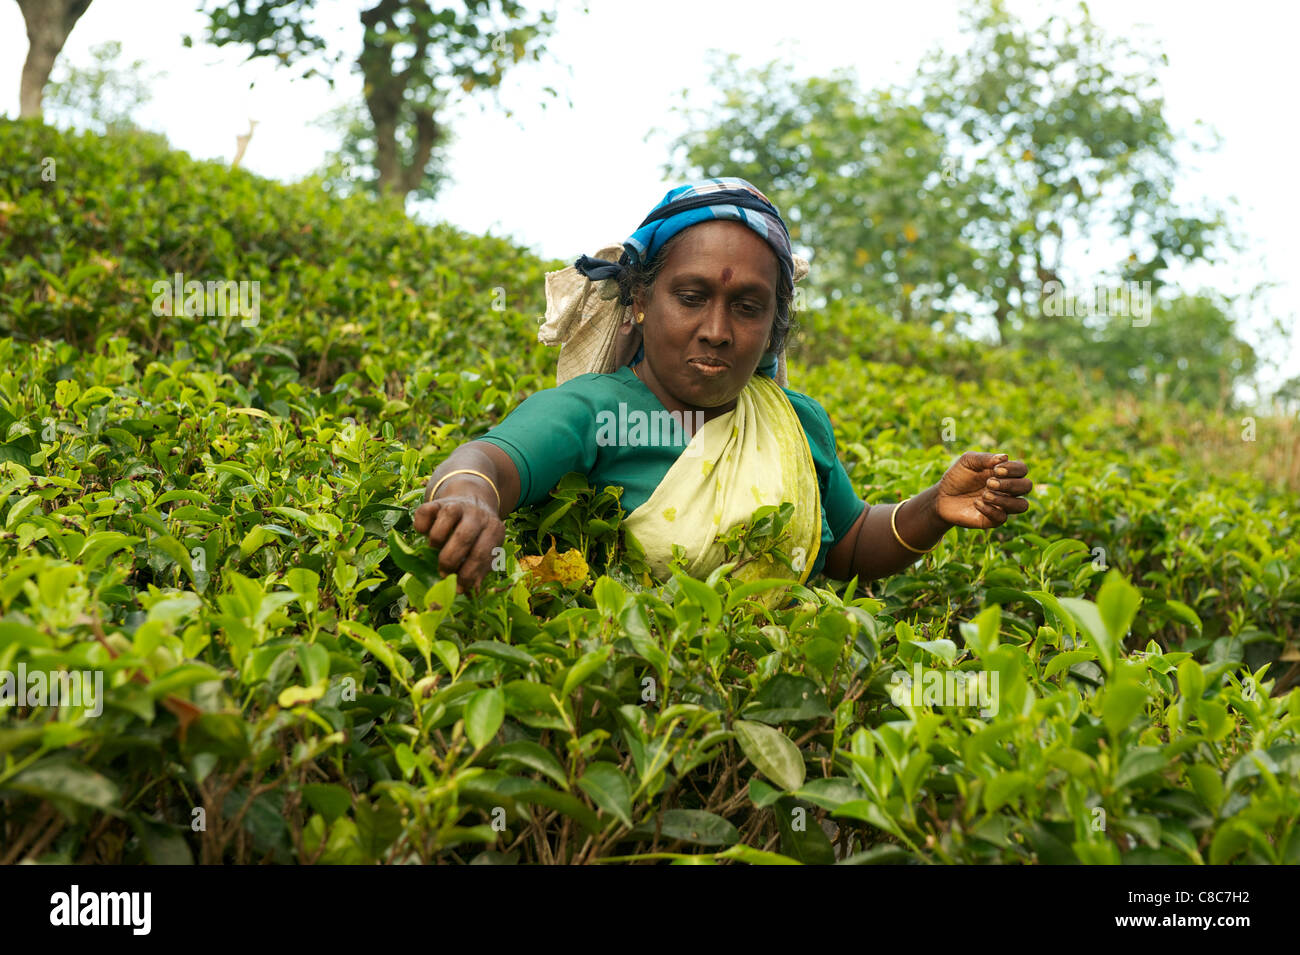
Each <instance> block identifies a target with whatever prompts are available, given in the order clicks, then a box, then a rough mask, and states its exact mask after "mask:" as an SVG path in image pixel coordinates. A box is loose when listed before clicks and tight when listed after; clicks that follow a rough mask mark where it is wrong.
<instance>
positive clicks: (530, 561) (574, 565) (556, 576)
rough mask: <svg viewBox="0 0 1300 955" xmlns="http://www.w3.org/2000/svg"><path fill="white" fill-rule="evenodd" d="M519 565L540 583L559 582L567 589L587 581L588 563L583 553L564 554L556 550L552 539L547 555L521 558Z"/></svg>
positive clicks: (574, 551)
mask: <svg viewBox="0 0 1300 955" xmlns="http://www.w3.org/2000/svg"><path fill="white" fill-rule="evenodd" d="M519 565H520V566H521V567H523V568H524V569H525V570H527V571H528V573H529V575H530V576H531V577H532V578H533V579H534V580H536V581H537V582H538V583H547V582H549V581H552V580H554V581H558V582H559V583H561V584H563V585H564V586H566V587H576V586H578V585H580V584H581V583H582V582H583V581H585V580H586V579H587V573H588V568H587V562H586V561H585V560H583V557H582V551H580V550H577V549H570V550H566V551H565V552H564V553H563V554H560V553H557V552H556V550H555V538H551V547H550V550H548V551H547V552H546V553H545V554H541V555H536V554H529V555H527V556H524V557H520V558H519Z"/></svg>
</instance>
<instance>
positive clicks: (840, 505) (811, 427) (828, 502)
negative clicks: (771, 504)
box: [786, 391, 867, 573]
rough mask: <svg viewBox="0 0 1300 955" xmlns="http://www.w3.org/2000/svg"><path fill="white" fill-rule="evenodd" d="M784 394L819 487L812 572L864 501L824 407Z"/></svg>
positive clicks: (858, 511) (845, 529)
mask: <svg viewBox="0 0 1300 955" xmlns="http://www.w3.org/2000/svg"><path fill="white" fill-rule="evenodd" d="M786 395H787V396H788V397H789V398H790V403H791V404H792V405H793V406H794V409H795V412H796V413H797V414H798V415H799V420H800V421H801V422H802V423H803V426H804V433H805V434H806V435H807V436H808V449H809V450H810V451H811V452H812V456H813V464H814V465H815V466H816V468H817V483H818V485H819V488H820V490H821V497H822V547H821V552H820V553H819V554H818V555H817V560H816V561H814V563H813V572H814V573H817V572H819V571H820V570H821V568H822V566H823V565H824V564H825V562H826V554H827V552H828V551H829V550H830V549H831V548H832V547H833V546H835V544H836V543H837V542H838V541H840V540H841V539H842V538H843V537H844V535H845V534H847V533H848V532H849V530H850V528H852V527H853V525H854V523H855V522H856V521H857V519H858V518H859V517H860V516H861V515H862V512H863V510H865V509H866V506H867V504H866V502H865V501H863V500H862V499H861V498H860V497H858V495H857V492H856V491H854V490H853V482H852V481H851V480H850V479H849V473H848V471H847V470H845V468H844V464H843V463H842V462H841V461H840V458H839V452H838V448H837V445H836V442H835V429H834V428H833V427H832V425H831V419H830V415H828V414H827V413H826V409H824V408H823V407H822V406H821V405H820V404H819V403H818V402H817V401H815V400H814V399H812V398H809V397H808V396H807V395H803V394H799V393H798V392H791V391H787V392H786Z"/></svg>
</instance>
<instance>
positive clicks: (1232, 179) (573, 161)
mask: <svg viewBox="0 0 1300 955" xmlns="http://www.w3.org/2000/svg"><path fill="white" fill-rule="evenodd" d="M196 5H197V4H196V3H194V2H191V0H94V2H93V4H92V6H91V8H90V10H89V12H87V13H86V15H85V16H84V17H82V19H81V21H80V22H79V23H78V24H77V26H76V28H75V29H74V31H73V33H72V36H71V37H70V39H69V41H68V44H67V46H66V47H65V49H64V56H65V57H67V58H68V59H69V61H70V62H73V63H79V64H85V63H87V62H89V55H88V50H89V48H90V47H92V46H95V45H97V44H100V43H103V42H105V41H108V40H118V41H120V42H121V43H122V44H123V60H125V61H131V60H135V59H141V60H144V61H145V62H146V64H147V66H148V68H149V70H150V71H152V72H163V73H165V74H166V78H165V80H164V81H162V82H160V83H159V84H158V85H157V87H156V89H155V91H154V98H153V101H152V102H151V103H150V104H149V106H148V107H146V108H145V109H144V110H143V111H142V112H141V114H140V115H139V116H138V117H137V121H138V122H140V124H141V125H143V126H146V127H148V128H152V129H158V130H160V131H162V132H163V133H165V134H166V135H167V137H168V139H169V140H170V141H171V143H172V145H173V146H175V147H176V148H179V149H183V150H186V151H187V152H189V153H190V154H191V155H194V156H196V157H199V158H213V159H225V160H229V158H230V157H231V156H232V155H233V154H234V148H235V136H236V135H237V134H238V133H242V132H245V131H246V130H247V128H248V120H249V119H250V118H254V119H257V120H258V122H259V125H258V127H257V130H256V132H255V134H254V136H253V139H252V142H251V144H250V146H249V149H248V152H247V154H246V156H245V158H244V162H243V165H244V166H245V168H248V169H251V170H253V171H254V172H257V173H259V174H262V175H266V176H270V177H274V178H277V179H283V180H292V179H295V178H298V177H300V176H302V175H305V174H306V173H308V172H309V171H311V170H312V169H314V168H315V167H316V166H317V165H319V163H320V161H321V156H322V153H323V152H324V151H325V150H327V149H329V148H330V147H332V146H333V145H334V143H333V142H332V141H331V138H330V135H329V134H327V133H325V132H323V131H321V130H318V129H316V128H314V127H313V126H311V125H310V123H311V120H313V119H314V118H315V117H318V116H319V115H321V114H322V113H324V112H326V111H327V110H328V109H329V108H330V107H331V106H333V105H335V104H337V103H339V102H342V101H343V100H345V99H346V98H348V97H349V96H355V95H356V94H357V91H358V90H359V81H358V79H357V78H356V77H355V76H353V75H352V74H351V73H350V72H349V71H348V68H347V64H346V61H345V64H344V65H342V66H341V67H340V68H339V71H338V73H337V74H336V76H337V78H338V86H337V89H336V90H335V91H333V92H331V91H330V90H329V88H328V86H327V85H326V84H325V83H324V82H323V81H321V80H300V79H297V78H296V77H297V76H298V73H299V72H300V71H298V70H293V69H276V68H273V67H272V66H271V65H270V64H269V63H264V62H261V63H256V64H245V63H242V62H241V61H242V59H243V56H242V54H241V53H239V52H237V51H236V50H235V49H234V48H226V49H224V50H218V49H216V48H213V47H210V46H207V45H205V44H202V43H201V42H196V45H195V47H194V48H193V49H186V48H184V47H183V46H182V45H181V36H182V35H183V34H184V33H187V32H188V33H191V34H193V35H194V36H195V38H196V41H198V40H199V38H200V37H201V36H202V32H203V23H204V20H203V18H202V17H200V16H199V15H198V14H196V13H195V11H194V7H195V6H196ZM557 5H558V8H559V17H558V19H557V25H556V30H555V32H554V35H553V37H552V39H551V40H550V41H549V44H548V50H549V55H548V56H545V57H544V62H543V63H541V64H533V63H526V64H521V65H519V66H516V67H515V68H514V70H513V72H511V73H507V78H506V81H505V83H504V84H503V86H502V90H501V102H502V105H503V106H504V107H506V108H509V109H512V110H513V111H514V116H513V118H507V117H506V116H505V115H504V114H503V112H502V111H501V110H499V109H497V108H496V107H495V105H494V103H493V100H492V98H491V97H490V96H488V95H486V94H479V95H478V96H477V97H476V98H474V99H473V100H470V101H469V102H467V103H465V104H464V105H462V106H459V107H458V108H457V109H456V110H454V111H453V113H452V115H451V117H450V119H451V123H452V125H453V127H454V134H455V137H456V140H455V143H454V145H453V146H452V147H451V153H450V173H451V176H452V181H451V183H449V184H448V185H447V186H446V187H445V189H444V192H443V195H442V196H441V198H440V199H439V200H438V201H437V202H436V203H435V204H434V205H433V207H432V208H431V209H428V210H423V209H422V210H421V215H422V216H423V217H425V218H439V219H445V220H448V221H450V222H452V223H454V224H455V225H457V226H459V227H461V228H463V229H466V230H468V231H471V232H476V233H488V232H491V233H492V234H495V235H509V236H511V237H513V238H514V239H515V240H516V241H518V242H519V243H521V244H523V245H527V246H530V247H531V248H532V249H534V250H535V251H536V252H538V253H540V254H542V255H545V256H554V257H561V258H568V259H572V258H575V257H576V256H577V255H578V254H580V253H582V252H587V253H594V252H595V251H596V249H597V248H598V247H599V246H601V245H602V244H604V243H606V242H621V241H622V240H623V239H624V238H625V237H626V236H627V235H628V234H629V233H630V232H631V231H632V230H633V229H634V228H635V227H636V226H637V224H638V223H640V221H641V219H642V218H643V217H644V216H645V214H646V213H647V212H648V211H649V210H650V208H651V207H652V206H653V205H654V204H656V203H657V202H658V201H659V200H660V199H661V198H662V196H663V194H664V192H666V191H667V190H668V189H669V188H671V187H672V186H673V185H675V184H676V183H674V182H670V181H667V180H665V179H664V178H663V175H662V165H663V163H664V161H665V159H666V148H667V143H668V141H669V139H670V138H671V134H672V133H675V132H677V131H678V129H679V123H680V119H679V118H678V117H677V116H676V115H675V114H674V113H672V112H671V107H672V106H673V105H674V104H679V103H681V102H682V95H681V91H682V90H683V89H689V90H691V91H692V93H691V96H692V98H693V99H692V101H693V102H700V99H699V98H698V97H699V96H700V95H701V94H704V95H707V89H706V86H707V79H708V61H707V59H706V52H707V51H708V50H709V49H711V48H721V49H724V50H727V51H728V52H738V53H740V54H742V56H741V65H742V66H743V67H748V66H760V65H762V64H764V63H766V62H768V61H770V60H771V59H773V58H776V57H778V56H783V57H786V58H788V59H789V60H790V62H792V63H793V64H794V66H795V68H796V71H797V73H798V74H799V75H801V76H807V75H816V74H819V73H820V74H824V73H827V72H829V71H830V70H832V69H834V68H837V67H853V68H855V69H856V71H857V73H858V76H859V78H860V81H861V84H862V85H863V87H864V88H871V87H874V86H877V85H880V84H885V83H889V82H901V81H903V80H905V79H906V78H907V76H908V75H909V74H910V73H911V72H912V71H913V70H914V69H915V66H916V64H917V63H918V62H919V60H920V58H921V56H922V55H923V54H924V53H925V52H926V51H928V50H930V49H932V48H933V47H935V46H936V45H940V46H942V47H943V48H944V49H948V50H953V49H959V48H960V46H961V45H962V43H963V40H962V36H961V34H960V32H959V26H960V17H959V11H960V10H961V8H962V6H963V4H962V3H961V0H909V2H906V3H899V2H896V0H891V2H882V0H867V2H863V0H858V2H853V0H844V2H836V0H798V2H794V3H789V2H787V3H776V2H772V0H751V2H748V3H746V4H743V5H737V4H733V3H722V2H708V0H656V3H654V4H653V5H650V6H643V5H638V4H632V3H628V2H618V0H591V2H590V3H588V4H585V5H584V4H583V3H582V2H581V0H557ZM318 6H319V7H320V9H321V16H322V18H324V17H329V18H330V19H329V20H328V23H329V24H330V27H329V31H327V32H332V33H333V34H334V35H336V36H337V37H338V39H339V42H340V43H341V44H344V45H346V47H347V48H348V49H355V48H356V46H357V45H358V44H359V39H360V27H359V25H358V24H357V22H356V11H357V10H358V9H359V7H360V6H361V4H360V3H359V2H356V0H353V2H347V0H319V4H318ZM533 6H534V8H538V9H540V6H539V5H538V4H533ZM1008 6H1009V7H1010V9H1011V10H1012V11H1013V12H1015V13H1016V14H1018V15H1019V16H1021V17H1022V18H1025V19H1026V20H1027V21H1028V22H1030V23H1033V24H1036V23H1037V22H1039V20H1040V19H1041V18H1042V16H1043V15H1044V12H1045V11H1046V10H1047V9H1048V8H1049V6H1050V7H1052V8H1054V9H1055V10H1057V11H1058V12H1060V13H1064V14H1070V13H1071V12H1072V11H1073V5H1072V4H1066V3H1063V2H1062V3H1056V4H1046V3H1042V2H1041V0H1040V2H1039V3H1034V2H1026V0H1010V2H1009V3H1008ZM584 7H585V10H586V12H584ZM1089 9H1090V10H1091V12H1092V16H1093V18H1094V20H1095V21H1096V22H1097V23H1098V24H1099V25H1100V26H1101V27H1102V29H1103V30H1105V31H1106V32H1108V33H1110V34H1115V35H1123V36H1125V37H1128V38H1131V39H1134V40H1142V39H1143V38H1146V39H1147V40H1154V41H1156V42H1158V43H1159V45H1160V47H1161V48H1162V49H1163V50H1164V51H1165V52H1166V53H1167V54H1168V57H1169V62H1170V65H1169V67H1168V69H1167V70H1165V72H1164V75H1163V89H1164V92H1165V95H1166V99H1167V110H1168V112H1167V116H1168V118H1169V120H1170V121H1171V123H1172V124H1173V126H1174V128H1175V129H1178V130H1189V131H1190V130H1191V129H1192V126H1193V124H1194V123H1195V122H1196V121H1197V120H1202V121H1204V122H1205V123H1207V124H1208V125H1209V126H1211V127H1213V128H1214V129H1216V130H1217V131H1218V132H1219V133H1220V134H1221V135H1222V137H1223V145H1222V148H1221V149H1220V150H1219V151H1218V152H1216V153H1214V154H1209V155H1207V154H1200V155H1198V156H1195V157H1192V158H1193V159H1194V161H1195V164H1196V168H1194V169H1188V170H1186V175H1185V178H1184V181H1183V182H1182V183H1181V184H1180V187H1179V194H1178V195H1177V198H1179V199H1181V200H1184V201H1188V202H1193V203H1195V202H1197V201H1198V200H1200V199H1202V198H1206V197H1209V198H1214V199H1217V200H1219V201H1221V202H1226V201H1227V200H1229V199H1235V200H1236V202H1237V203H1238V204H1236V205H1234V206H1232V208H1233V210H1234V215H1235V217H1236V219H1237V222H1238V223H1239V225H1240V235H1241V236H1242V237H1243V238H1244V239H1245V241H1246V242H1247V248H1246V249H1245V250H1244V251H1243V252H1241V253H1232V252H1225V253H1224V261H1223V262H1222V263H1221V264H1219V265H1217V266H1214V267H1209V266H1199V267H1196V268H1194V269H1192V270H1190V271H1189V272H1186V273H1177V277H1178V279H1179V281H1180V282H1181V284H1182V285H1183V286H1184V287H1187V288H1189V289H1191V290H1194V289H1195V288H1197V287H1212V288H1215V289H1218V290H1220V291H1223V292H1226V293H1244V292H1247V291H1249V290H1250V289H1251V288H1253V287H1255V286H1256V285H1258V284H1259V283H1274V287H1273V288H1272V290H1271V291H1270V292H1268V293H1267V294H1266V295H1265V296H1264V297H1262V298H1260V299H1259V300H1257V302H1256V304H1255V305H1254V307H1252V308H1250V309H1249V310H1243V312H1244V313H1243V314H1242V315H1241V318H1242V326H1241V334H1242V335H1243V337H1245V338H1247V340H1249V341H1251V342H1252V343H1253V344H1255V345H1256V346H1257V349H1258V350H1259V351H1260V352H1261V357H1264V358H1270V359H1273V360H1275V361H1277V362H1278V363H1279V364H1280V365H1281V366H1282V371H1281V374H1280V375H1267V376H1266V380H1267V381H1274V380H1279V379H1280V377H1282V376H1290V375H1296V374H1300V336H1295V337H1293V338H1292V340H1291V341H1290V343H1289V344H1288V345H1287V346H1286V347H1285V348H1284V347H1282V346H1281V345H1280V344H1279V343H1278V341H1277V340H1276V339H1273V340H1272V341H1271V343H1269V344H1265V341H1266V340H1265V339H1264V337H1263V336H1264V334H1265V330H1266V329H1267V328H1268V327H1269V326H1270V324H1271V323H1272V322H1274V321H1278V322H1282V323H1283V324H1284V326H1285V327H1286V328H1288V329H1294V328H1295V326H1296V316H1297V315H1298V314H1300V285H1298V284H1297V281H1296V276H1295V271H1296V263H1297V262H1298V261H1300V230H1298V229H1297V226H1298V225H1300V187H1298V186H1297V173H1296V172H1295V170H1294V165H1295V160H1296V157H1297V146H1298V145H1300V135H1298V134H1297V131H1296V125H1295V122H1294V112H1295V110H1294V105H1293V97H1294V94H1295V92H1296V88H1297V85H1298V84H1297V83H1296V80H1295V76H1296V72H1295V63H1294V59H1293V58H1294V56H1295V52H1294V44H1295V38H1296V36H1297V35H1300V29H1298V28H1300V5H1297V4H1293V3H1290V2H1288V0H1276V2H1265V0H1239V2H1236V3H1233V4H1231V5H1230V6H1226V7H1225V6H1224V5H1223V4H1221V3H1211V2H1208V0H1092V2H1091V3H1090V4H1089ZM738 10H743V13H738V12H736V11H738ZM26 51H27V39H26V35H25V30H24V27H23V21H22V16H21V13H20V11H19V9H18V6H17V4H14V3H8V2H0V111H3V112H4V113H6V114H7V115H9V116H16V115H17V112H18V85H19V76H20V74H21V70H22V62H23V59H24V58H25V56H26ZM56 69H57V68H56ZM252 82H255V84H256V85H255V87H254V88H253V89H250V88H249V84H250V83H252ZM547 85H550V86H553V87H555V88H556V89H557V90H558V91H559V93H560V96H559V98H558V99H556V98H552V97H550V96H548V95H546V94H543V93H542V92H541V90H542V88H543V87H544V86H547ZM570 101H571V103H572V106H570V105H569V104H570ZM543 104H545V105H544V106H543ZM652 129H658V130H660V132H658V133H651V130H652ZM756 185H758V186H759V188H763V186H764V184H763V183H761V182H760V183H756ZM814 267H815V266H814ZM1098 281H1102V279H1100V278H1098Z"/></svg>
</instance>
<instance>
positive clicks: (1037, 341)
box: [1011, 292, 1259, 408]
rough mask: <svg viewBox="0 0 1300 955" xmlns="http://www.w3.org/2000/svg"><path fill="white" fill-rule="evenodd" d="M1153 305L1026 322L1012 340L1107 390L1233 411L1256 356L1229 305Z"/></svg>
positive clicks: (1195, 298) (1210, 299) (1177, 298)
mask: <svg viewBox="0 0 1300 955" xmlns="http://www.w3.org/2000/svg"><path fill="white" fill-rule="evenodd" d="M1080 301H1081V303H1086V302H1087V299H1081V300H1080ZM1151 304H1152V307H1151V309H1150V310H1149V311H1148V312H1146V313H1145V314H1144V315H1136V314H1100V315H1099V314H1092V315H1089V314H1079V313H1075V314H1072V315H1058V316H1056V317H1051V318H1046V319H1044V320H1042V321H1041V322H1034V323H1026V324H1025V325H1024V326H1023V327H1022V328H1020V329H1017V330H1015V331H1013V332H1012V333H1011V341H1012V342H1013V343H1014V344H1016V345H1019V346H1021V347H1024V348H1026V349H1027V350H1030V351H1050V352H1052V353H1053V354H1054V355H1056V356H1058V357H1060V358H1062V359H1064V360H1065V361H1066V362H1067V363H1068V364H1070V365H1073V366H1075V367H1078V368H1081V369H1083V370H1084V371H1085V373H1087V374H1088V375H1090V376H1091V377H1092V378H1093V379H1094V380H1098V381H1101V382H1103V383H1104V384H1105V385H1107V386H1109V387H1110V388H1114V389H1117V390H1127V391H1133V392H1139V393H1142V394H1152V395H1155V396H1156V397H1157V398H1162V399H1167V400H1170V401H1178V402H1182V403H1187V404H1197V405H1200V406H1201V407H1203V408H1234V407H1236V405H1237V398H1236V395H1235V391H1236V388H1237V386H1238V385H1241V384H1245V383H1248V382H1252V381H1253V378H1254V375H1255V372H1256V371H1257V370H1258V366H1259V356H1258V355H1256V353H1255V350H1254V349H1253V348H1252V347H1251V346H1250V345H1249V344H1248V343H1247V342H1244V341H1242V340H1241V339H1240V338H1238V337H1237V334H1236V329H1235V322H1234V321H1233V318H1232V308H1231V306H1232V303H1231V302H1230V301H1227V300H1225V299H1223V298H1222V297H1221V296H1218V295H1215V294H1213V293H1210V292H1202V293H1199V294H1196V295H1174V296H1168V297H1166V298H1165V299H1162V300H1159V301H1156V302H1154V303H1151Z"/></svg>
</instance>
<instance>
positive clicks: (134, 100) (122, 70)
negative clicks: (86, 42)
mask: <svg viewBox="0 0 1300 955" xmlns="http://www.w3.org/2000/svg"><path fill="white" fill-rule="evenodd" d="M121 55H122V44H121V43H119V42H118V41H116V40H111V41H109V42H108V43H101V44H99V45H98V46H95V47H92V48H91V50H90V58H91V64H90V65H89V66H86V67H79V66H72V65H68V64H67V63H66V62H65V59H64V58H60V61H59V63H60V65H59V67H57V68H56V70H55V74H54V76H52V77H51V78H50V81H49V83H48V84H47V85H46V88H45V98H44V103H43V106H44V114H45V119H46V121H47V122H63V123H67V124H69V125H75V126H77V127H79V128H82V129H89V130H92V131H93V132H98V133H104V132H107V131H108V130H110V129H111V130H114V131H117V132H122V131H125V130H128V129H134V128H137V127H136V123H135V119H134V117H135V116H136V115H137V114H138V113H139V111H140V109H141V108H142V107H143V106H144V105H145V104H147V103H148V102H149V100H150V99H152V98H153V92H152V87H153V86H154V85H155V84H156V83H158V82H159V81H160V80H162V79H163V78H164V76H165V74H154V75H149V74H146V73H145V63H144V61H143V60H134V61H132V62H131V63H123V64H121V65H119V64H118V58H119V57H120V56H121Z"/></svg>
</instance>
